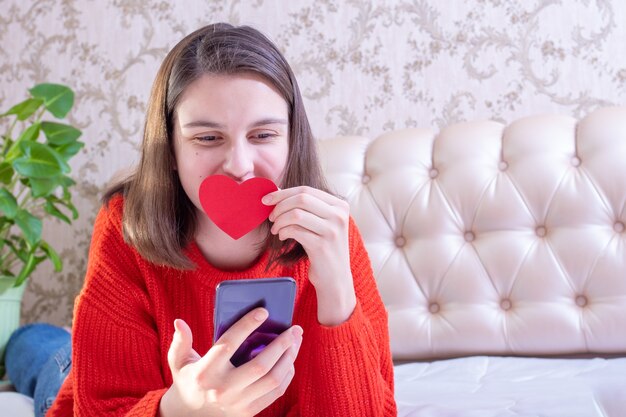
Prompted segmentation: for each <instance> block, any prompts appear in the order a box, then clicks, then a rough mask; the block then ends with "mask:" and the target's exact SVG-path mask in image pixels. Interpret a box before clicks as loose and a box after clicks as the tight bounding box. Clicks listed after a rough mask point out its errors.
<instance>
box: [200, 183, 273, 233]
mask: <svg viewBox="0 0 626 417" xmlns="http://www.w3.org/2000/svg"><path fill="white" fill-rule="evenodd" d="M276 190H278V187H277V186H276V184H274V183H273V182H272V181H270V180H268V179H267V178H260V177H257V178H251V179H249V180H247V181H244V182H242V183H241V184H237V182H236V181H235V180H233V179H231V178H230V177H227V176H225V175H212V176H210V177H206V178H205V179H204V181H202V184H200V204H201V205H202V208H203V209H204V212H205V213H206V215H207V216H209V218H210V219H211V220H212V221H213V223H215V224H216V225H217V227H219V228H220V229H222V230H223V231H224V232H226V233H227V234H228V235H229V236H230V237H232V238H233V239H239V238H240V237H242V236H243V235H245V234H246V233H248V232H250V231H252V230H254V229H255V228H256V227H257V226H258V225H260V224H261V223H263V221H264V220H265V219H267V216H269V215H270V213H271V212H272V209H273V208H274V206H266V205H265V204H263V203H262V202H261V198H263V196H265V195H266V194H269V193H271V192H272V191H276Z"/></svg>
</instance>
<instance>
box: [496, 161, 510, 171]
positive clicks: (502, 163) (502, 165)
mask: <svg viewBox="0 0 626 417" xmlns="http://www.w3.org/2000/svg"><path fill="white" fill-rule="evenodd" d="M508 167H509V164H508V163H507V162H506V161H500V163H499V164H498V169H499V170H500V171H506V170H507V168H508Z"/></svg>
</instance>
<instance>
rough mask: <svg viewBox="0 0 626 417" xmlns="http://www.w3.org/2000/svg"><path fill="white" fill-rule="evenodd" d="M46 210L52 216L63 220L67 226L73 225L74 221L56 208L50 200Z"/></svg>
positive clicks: (47, 202)
mask: <svg viewBox="0 0 626 417" xmlns="http://www.w3.org/2000/svg"><path fill="white" fill-rule="evenodd" d="M44 210H46V213H48V214H50V215H51V216H54V217H56V218H57V219H59V220H63V221H64V222H65V223H67V224H72V221H71V220H70V219H69V218H68V217H67V216H66V215H65V214H63V213H62V212H61V210H59V209H58V207H57V206H55V205H54V203H52V202H51V201H50V200H48V201H46V205H45V206H44Z"/></svg>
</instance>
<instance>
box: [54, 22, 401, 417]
mask: <svg viewBox="0 0 626 417" xmlns="http://www.w3.org/2000/svg"><path fill="white" fill-rule="evenodd" d="M214 174H221V175H226V176H228V177H231V178H232V179H234V180H235V181H237V182H243V181H245V180H247V179H250V178H253V177H264V178H268V179H270V180H272V181H273V182H275V183H276V184H277V185H278V186H279V190H278V191H276V192H273V193H270V194H268V195H267V196H265V197H264V199H263V202H264V203H265V204H268V205H275V207H274V209H273V211H272V212H271V214H270V216H269V221H267V222H265V223H263V224H262V225H261V226H259V227H258V228H256V229H255V230H253V231H252V232H250V233H248V234H247V235H245V236H244V237H242V238H240V239H238V240H234V239H232V238H230V237H229V236H228V235H227V234H226V233H224V232H223V231H221V230H220V229H219V228H217V226H216V225H215V224H214V223H213V222H212V221H211V220H210V219H209V218H208V217H207V216H206V214H205V213H204V212H203V210H202V206H201V204H200V201H199V197H198V189H199V187H200V184H201V183H202V181H203V180H204V179H205V178H206V177H207V176H210V175H214ZM104 200H105V204H104V205H103V208H102V209H101V211H100V213H99V214H98V217H97V219H96V223H95V226H94V232H93V238H92V242H91V248H90V253H89V265H88V268H87V275H86V279H85V284H84V287H83V289H82V291H81V293H80V295H79V297H78V299H77V301H76V306H75V312H74V314H75V316H74V325H73V335H72V349H73V350H72V368H71V371H70V373H69V376H68V377H67V379H66V380H65V382H64V384H63V386H62V388H61V390H60V391H59V394H58V397H57V399H56V401H55V403H54V405H53V406H52V408H51V409H50V411H49V412H48V414H47V415H48V416H70V415H76V416H105V415H106V416H157V415H161V416H163V417H169V416H252V415H257V414H258V415H261V416H285V415H288V416H316V417H318V416H342V417H345V416H392V415H395V414H396V408H395V402H394V397H393V368H392V362H391V356H390V351H389V339H388V329H387V315H386V311H385V308H384V306H383V303H382V301H381V299H380V296H379V294H378V292H377V289H376V285H375V282H374V278H373V275H372V271H371V267H370V263H369V259H368V257H367V253H366V251H365V249H364V246H363V242H362V240H361V237H360V235H359V232H358V230H357V228H356V226H355V224H354V222H353V221H352V219H351V218H350V216H349V207H348V205H347V204H346V203H345V202H344V201H343V200H341V199H339V198H337V197H335V196H333V195H332V194H330V193H329V192H328V191H327V188H326V186H325V183H324V180H323V177H322V174H321V171H320V168H319V166H318V160H317V156H316V152H315V142H314V138H313V137H312V134H311V130H310V127H309V123H308V120H307V117H306V114H305V111H304V107H303V104H302V97H301V95H300V92H299V89H298V85H297V83H296V79H295V77H294V75H293V73H292V71H291V69H290V67H289V65H288V64H287V62H286V61H285V59H284V57H283V56H282V55H281V53H280V52H279V51H278V49H277V48H276V46H275V45H273V44H272V43H271V42H270V41H269V40H268V39H267V38H266V37H264V36H263V35H262V34H261V33H260V32H258V31H256V30H255V29H252V28H249V27H233V26H231V25H228V24H215V25H210V26H206V27H204V28H202V29H200V30H197V31H196V32H194V33H192V34H190V35H188V36H187V37H186V38H184V39H183V40H182V41H181V42H180V43H179V44H177V45H176V46H175V47H174V48H173V50H172V51H171V52H170V53H169V54H168V55H167V57H166V58H165V61H164V62H163V64H162V65H161V68H160V70H159V72H158V74H157V77H156V80H155V82H154V85H153V89H152V93H151V97H150V101H149V107H148V112H147V119H146V124H145V132H144V138H143V145H142V158H141V162H140V164H139V166H138V168H137V170H136V172H135V173H134V174H133V175H132V176H131V177H130V178H128V179H127V180H125V181H123V182H122V183H120V184H117V185H116V186H114V187H112V188H111V189H110V190H109V191H108V192H107V193H106V195H105V199H104ZM282 276H289V277H293V278H294V279H295V281H296V282H297V294H296V305H295V312H294V319H293V322H294V326H292V327H291V328H290V329H288V330H287V331H285V332H284V333H282V334H281V335H280V336H279V337H277V338H276V339H275V340H274V341H272V342H271V343H270V344H269V345H268V346H267V347H266V348H265V349H264V350H263V351H262V352H261V353H260V354H258V355H257V356H256V357H255V358H254V359H252V360H251V361H249V362H247V363H246V364H244V365H241V366H239V367H234V366H233V365H232V364H231V363H230V357H231V356H232V354H233V353H234V352H235V351H236V349H237V348H238V347H239V346H240V345H241V344H242V343H243V341H244V340H245V339H246V338H247V336H248V335H250V334H251V333H252V332H253V331H254V330H255V329H256V328H257V327H258V326H259V325H260V324H261V323H262V322H263V321H264V320H265V319H266V318H267V311H266V310H264V309H262V308H259V309H255V310H253V311H251V312H250V313H248V314H247V315H246V316H244V317H243V318H242V319H241V320H239V321H238V322H236V323H235V324H234V325H233V326H232V327H231V328H230V329H229V330H228V331H227V332H226V333H224V335H223V336H222V337H221V338H220V339H219V340H218V341H217V342H216V343H215V344H213V343H212V335H213V317H212V315H213V309H214V295H215V287H216V285H217V284H218V283H220V282H221V281H224V280H232V279H241V278H259V277H282Z"/></svg>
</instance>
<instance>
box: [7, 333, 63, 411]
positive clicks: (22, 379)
mask: <svg viewBox="0 0 626 417" xmlns="http://www.w3.org/2000/svg"><path fill="white" fill-rule="evenodd" d="M5 359H6V361H5V362H6V368H7V374H8V375H9V378H10V379H11V382H12V383H13V385H14V386H15V389H16V390H17V391H18V392H20V393H22V394H24V395H28V396H29V397H33V399H34V402H35V416H36V417H43V416H44V415H45V414H46V411H48V408H50V406H51V405H52V403H53V402H54V399H55V397H56V395H57V393H58V392H59V388H61V384H62V383H63V381H64V380H65V377H66V376H67V374H68V373H69V371H70V368H71V364H72V344H71V336H70V334H69V333H68V332H67V331H65V330H64V329H62V328H60V327H56V326H51V325H49V324H43V323H36V324H29V325H26V326H23V327H20V328H19V329H17V330H16V331H15V332H14V333H13V334H12V335H11V338H10V339H9V342H8V344H7V348H6V356H5Z"/></svg>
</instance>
